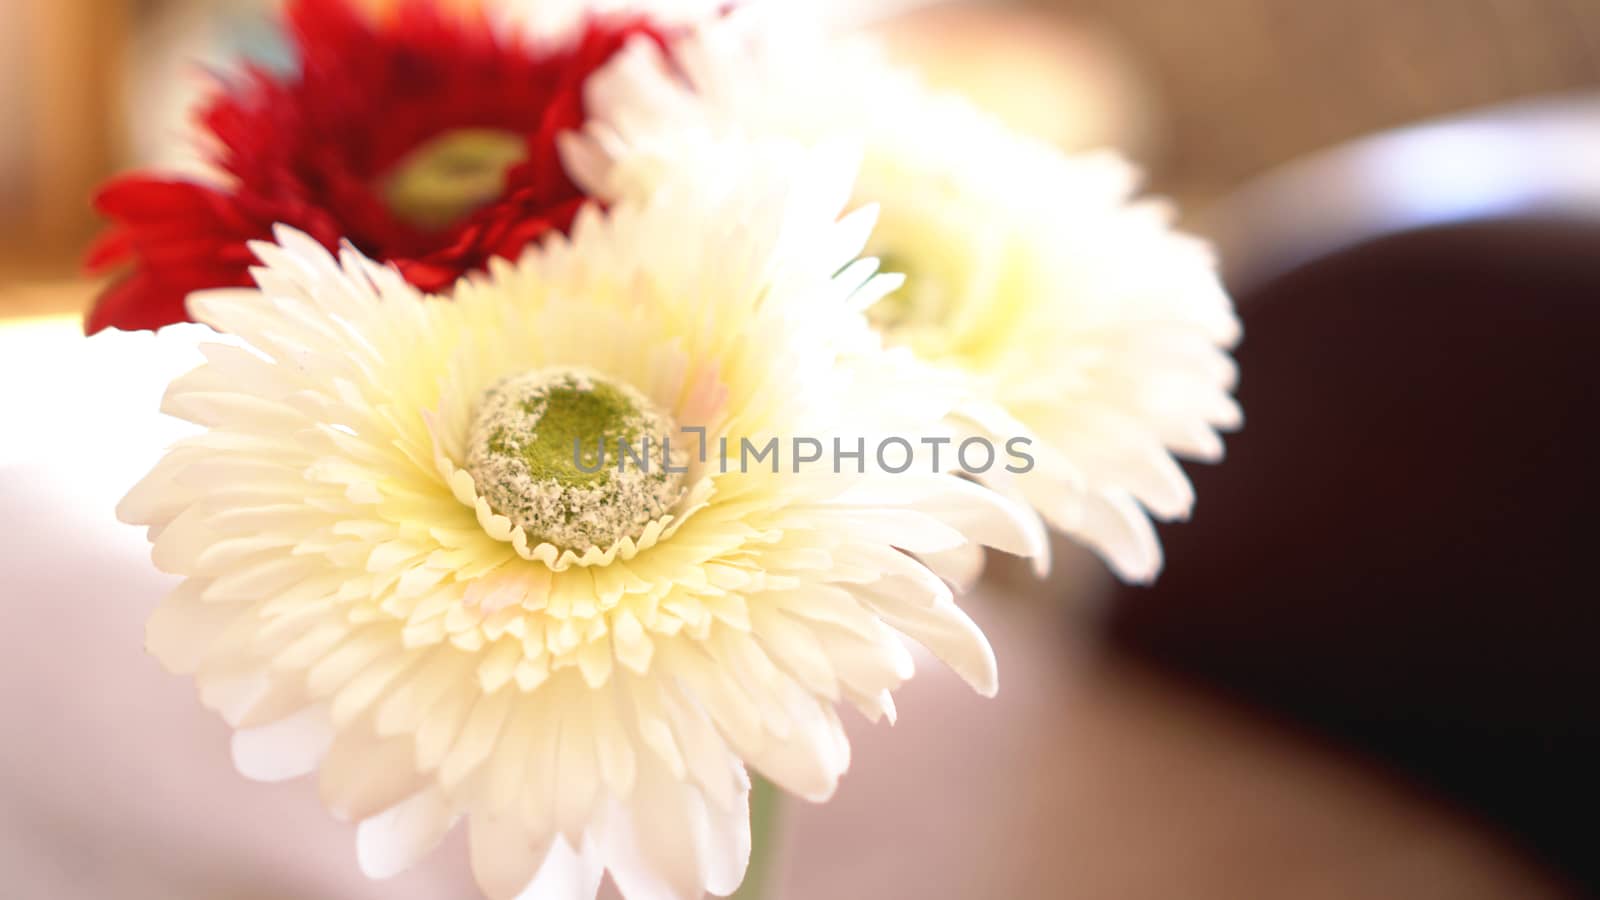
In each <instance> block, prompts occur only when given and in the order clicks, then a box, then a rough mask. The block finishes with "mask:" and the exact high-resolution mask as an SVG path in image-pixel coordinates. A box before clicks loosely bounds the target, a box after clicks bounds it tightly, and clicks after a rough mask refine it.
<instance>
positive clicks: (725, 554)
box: [88, 0, 1240, 900]
mask: <svg viewBox="0 0 1600 900" xmlns="http://www.w3.org/2000/svg"><path fill="white" fill-rule="evenodd" d="M352 2H353V0H290V2H289V3H288V4H287V8H286V11H285V16H286V21H287V25H288V28H289V32H290V34H291V35H292V38H293V42H294V45H295V47H296V49H297V51H298V60H299V61H298V65H297V68H296V70H295V71H293V72H290V73H277V72H270V71H265V70H257V69H246V70H245V71H242V72H240V73H238V74H237V75H234V76H230V77H228V78H227V79H225V83H223V84H222V85H221V86H220V87H219V89H218V90H217V92H216V94H215V95H214V97H213V98H212V99H211V100H210V101H209V103H208V105H207V106H206V107H205V108H204V109H203V110H202V111H201V113H200V119H199V120H200V123H201V124H202V126H203V130H204V132H205V133H206V134H207V135H208V144H207V146H205V147H204V148H203V150H204V152H205V153H206V154H207V157H208V160H209V162H210V163H211V164H212V168H213V169H214V171H215V177H214V178H212V179H210V180H205V181H196V180H182V179H177V178H170V177H164V176H162V175H160V174H156V173H139V174H134V175H130V176H126V177H123V178H120V179H118V180H116V181H114V182H112V183H111V184H109V185H108V186H106V187H105V189H104V190H103V191H102V192H101V194H100V195H99V197H98V198H97V201H96V202H97V204H98V206H99V208H100V209H101V211H102V212H103V213H104V214H105V216H106V217H107V218H108V219H109V220H110V222H111V225H110V228H109V229H108V231H107V232H106V234H105V236H104V238H103V239H102V240H101V241H100V243H99V244H98V245H97V247H96V248H95V249H94V251H93V252H92V255H91V264H92V265H93V266H95V267H97V268H109V267H118V268H119V269H120V271H121V273H122V274H121V275H120V278H119V280H116V281H115V282H114V283H113V284H112V286H111V287H110V288H109V289H108V290H106V292H105V293H104V294H103V296H102V297H101V298H100V300H99V303H98V305H97V306H96V308H95V309H94V311H93V313H92V314H91V316H90V318H89V322H88V328H89V330H90V331H97V330H100V329H104V328H120V329H155V328H160V327H163V326H168V325H173V324H175V323H179V322H184V321H193V322H197V323H200V325H198V326H195V325H190V326H179V327H186V328H204V327H209V329H212V330H214V331H215V334H213V335H210V337H209V338H208V340H207V341H206V342H205V344H204V346H203V348H202V349H203V351H204V354H205V359H206V361H205V363H204V364H203V365H202V366H201V367H200V368H198V369H196V370H194V371H193V372H191V373H189V374H188V375H185V376H183V377H182V378H180V379H179V380H177V381H176V382H174V383H173V385H172V386H171V388H170V390H169V391H168V394H167V397H166V400H165V403H164V407H163V408H164V411H165V412H167V413H169V414H172V415H175V416H178V417H181V418H183V419H186V420H189V421H191V422H193V423H195V424H196V425H197V426H199V427H198V429H197V430H196V431H195V433H194V434H193V435H192V436H190V437H188V438H186V439H184V440H183V441H181V442H180V443H178V444H177V445H175V446H173V447H172V448H171V449H170V450H169V451H168V453H167V454H166V456H165V457H164V458H163V459H162V461H161V462H160V463H159V464H158V465H157V466H156V467H155V469H154V470H153V471H152V472H151V473H150V474H149V475H148V476H147V477H146V478H145V479H144V480H143V481H142V482H141V483H139V484H138V485H137V486H136V487H134V488H133V490H132V491H131V492H130V493H129V495H128V496H127V498H126V499H125V500H124V501H123V503H122V505H121V507H120V508H119V514H120V515H121V517H122V518H123V519H124V520H125V521H127V522H130V523H136V524H140V525H145V526H148V527H149V529H150V536H151V540H152V543H153V545H154V546H153V556H154V560H155V563H156V564H157V565H158V566H159V567H160V568H161V569H163V570H164V571H167V572H171V573H174V574H176V575H179V576H182V577H183V579H184V580H183V581H182V582H181V585H180V586H179V587H178V588H177V589H176V590H175V591H174V592H173V593H172V594H171V596H169V597H168V598H166V600H165V601H164V602H163V603H162V605H161V606H160V608H159V609H158V610H157V611H156V612H155V613H154V615H153V616H152V618H151V620H150V623H149V627H148V645H149V649H150V651H151V652H152V653H153V654H155V655H156V656H157V657H158V658H159V659H160V660H161V661H162V663H164V664H165V665H166V666H167V667H169V668H170V669H172V670H173V671H175V672H179V673H185V674H190V675H193V676H194V678H195V680H196V682H197V684H198V687H199V693H200V697H201V699H202V701H203V702H204V703H205V704H206V705H207V706H209V707H211V708H213V709H215V710H216V711H217V712H218V713H219V714H220V715H222V716H223V717H224V718H225V719H226V720H227V722H228V723H229V724H230V725H231V726H232V727H233V728H234V729H236V731H235V735H234V738H233V755H234V759H235V762H236V763H237V766H238V768H239V770H240V771H241V772H242V773H244V774H245V775H246V776H249V777H252V778H259V779H267V780H276V779H288V778H294V777H298V776H302V775H306V774H309V773H312V772H314V771H316V772H320V783H321V791H322V797H323V800H324V802H325V803H326V805H327V807H328V808H329V810H330V811H331V812H333V813H334V814H335V815H337V816H340V817H342V818H345V819H348V820H350V821H352V822H357V823H359V827H358V831H357V834H358V837H357V853H358V856H359V860H360V863H361V866H362V868H363V869H364V870H365V871H366V872H367V873H368V874H369V875H371V876H372V877H375V878H383V877H386V876H390V875H393V874H395V873H397V872H400V871H402V870H403V869H405V868H407V867H408V866H410V865H411V864H413V863H414V862H416V861H417V860H418V859H420V858H421V857H422V856H423V855H425V854H426V853H428V852H429V851H430V850H431V849H432V848H433V847H434V846H435V845H436V844H437V843H438V842H439V841H440V840H441V838H442V837H443V836H444V835H445V834H446V832H448V831H449V830H450V829H451V828H452V827H453V826H454V825H455V824H456V823H457V822H458V821H459V820H463V819H464V820H465V822H466V828H467V829H468V833H469V838H470V847H471V860H472V869H473V872H474V874H475V876H476V880H477V882H478V886H479V887H480V888H481V890H482V891H483V893H484V894H485V895H487V896H489V897H492V898H510V897H526V898H571V897H593V896H594V894H595V892H596V890H597V889H598V885H599V884H600V881H601V879H602V878H603V877H604V875H605V874H606V873H609V874H610V876H611V878H612V879H613V880H614V881H615V883H616V885H617V886H618V888H619V889H620V890H621V892H622V894H623V895H624V896H626V897H628V898H630V900H638V898H657V897H660V898H666V897H672V898H696V897H700V896H702V895H704V894H705V893H707V892H710V893H712V894H718V895H727V894H730V893H732V892H734V891H735V890H737V889H739V887H740V884H741V882H742V881H743V880H744V878H745V873H746V868H747V865H748V864H749V861H750V858H751V856H752V853H753V852H754V853H757V854H759V853H760V852H762V850H763V849H764V848H763V847H762V846H760V845H759V844H758V845H757V846H755V847H754V848H752V833H751V827H750V821H751V805H752V799H751V798H752V796H756V797H758V798H763V799H760V800H759V802H761V803H769V802H772V801H771V799H770V798H769V793H770V792H769V791H768V790H767V788H766V787H764V785H768V784H770V785H772V786H775V787H776V788H778V789H781V790H782V791H786V792H788V793H791V794H795V795H798V796H800V797H803V798H805V799H808V800H812V801H822V800H825V799H826V798H827V797H828V796H829V795H830V794H831V793H832V792H833V791H834V788H835V786H836V785H837V783H838V780H839V778H840V776H841V774H842V773H843V772H844V771H845V769H846V768H847V766H848V764H849V745H848V742H847V740H846V737H845V733H844V730H843V728H842V725H841V720H840V717H839V712H838V707H839V706H841V705H842V704H849V705H851V706H854V707H855V708H856V709H857V710H859V711H860V712H861V713H862V714H863V715H865V716H866V717H867V718H869V719H871V720H873V721H877V720H880V719H883V718H888V719H890V720H891V721H892V720H893V718H894V715H895V708H894V702H893V699H892V693H893V691H894V689H895V688H896V687H898V686H899V685H900V684H901V683H902V682H904V681H905V680H906V679H908V678H909V677H911V675H912V672H913V663H914V657H913V655H912V654H911V653H910V652H909V651H908V649H907V647H906V644H905V643H904V641H903V639H904V638H910V639H911V640H912V641H915V642H916V643H918V644H921V645H922V646H923V647H925V648H927V649H928V650H930V651H931V652H932V653H933V654H934V655H936V656H937V657H938V658H939V659H941V660H942V661H944V662H945V663H946V664H948V665H949V666H950V667H951V668H953V669H954V670H955V671H956V672H957V673H959V674H960V675H961V676H962V677H963V678H965V679H966V680H967V681H968V682H969V683H970V684H971V685H972V687H973V689H975V690H977V691H978V692H980V693H982V694H985V695H990V694H993V693H994V692H995V691H996V689H997V685H998V683H997V674H996V672H997V670H996V662H995V658H994V654H993V652H992V651H991V649H990V646H989V644H988V642H987V641H986V640H985V638H984V636H983V634H982V633H981V632H980V631H979V629H978V628H977V627H976V626H975V625H974V624H973V622H972V620H971V619H970V618H968V616H967V615H966V614H965V613H964V612H963V611H962V609H961V607H960V606H959V605H958V604H957V603H956V600H955V596H956V594H957V593H958V592H960V591H962V590H964V589H965V588H967V587H968V586H970V585H971V584H972V583H973V581H974V580H975V579H976V578H977V576H978V575H979V572H980V569H981V567H982V564H983V556H984V548H986V547H992V548H996V549H999V550H1001V551H1005V552H1008V553H1012V554H1017V555H1021V556H1026V557H1031V558H1032V559H1033V560H1034V561H1035V563H1036V568H1037V569H1038V571H1039V572H1040V573H1041V574H1042V573H1043V572H1044V570H1045V569H1046V567H1047V565H1048V549H1047V548H1048V545H1047V540H1046V534H1047V530H1048V529H1051V528H1053V529H1055V530H1057V531H1059V532H1062V533H1064V534H1066V535H1069V536H1071V537H1072V538H1075V539H1077V540H1079V541H1081V542H1083V543H1084V544H1086V545H1088V546H1089V547H1091V548H1093V549H1094V550H1095V551H1097V552H1098V553H1099V554H1100V555H1101V556H1102V557H1103V558H1104V559H1105V560H1106V562H1107V564H1108V565H1109V566H1110V567H1111V568H1112V569H1113V570H1114V571H1115V572H1116V573H1117V574H1118V575H1120V576H1122V577H1123V578H1126V579H1129V580H1136V581H1143V580H1148V579H1151V578H1153V577H1155V575H1156V573H1157V571H1158V570H1159V568H1160V566H1161V553H1160V548H1159V545H1158V543H1157V540H1156V536H1155V532H1154V529H1153V528H1152V525H1151V518H1152V517H1154V518H1157V519H1174V518H1180V517H1183V516H1184V515H1186V514H1187V513H1188V511H1189V509H1190V506H1191V505H1192V503H1193V501H1194V497H1193V495H1192V491H1191V490H1190V487H1189V483H1188V481H1187V479H1186V477H1185V476H1184V474H1183V472H1182V470H1181V469H1180V467H1179V465H1178V463H1177V462H1176V459H1175V458H1176V457H1188V458H1192V459H1197V460H1208V461H1210V460H1217V459H1219V458H1220V457H1221V454H1222V444H1221V440H1220V438H1219V436H1218V432H1219V431H1224V430H1227V429H1230V428H1233V427H1236V426H1237V425H1238V424H1239V422H1240V413H1239V410H1238V408H1237V407H1236V405H1235V404H1234V402H1233V400H1232V398H1231V396H1230V391H1231V388H1232V384H1233V380H1234V370H1233V365H1232V361H1231V360H1230V358H1229V356H1228V353H1227V350H1228V348H1229V347H1230V346H1231V344H1232V342H1233V341H1235V340H1236V339H1237V336H1238V325H1237V321H1236V319H1235V317H1234V316H1233V313H1232V310H1231V305H1230V303H1229V301H1228V298H1227V296H1226V295H1225V293H1224V292H1223V290H1222V288H1221V287H1220V285H1219V283H1218V280H1217V278H1216V276H1215V274H1214V271H1213V265H1212V261H1211V258H1210V256H1209V254H1208V252H1207V250H1206V249H1205V248H1204V246H1203V245H1201V244H1200V243H1199V242H1197V241H1195V240H1194V239H1192V238H1189V237H1186V236H1184V235H1181V234H1178V233H1176V232H1174V231H1172V230H1171V229H1170V227H1169V225H1168V214H1167V211H1166V210H1165V208H1164V207H1163V206H1162V205H1161V204H1159V203H1153V202H1149V201H1142V200H1137V199H1135V196H1134V191H1135V186H1136V176H1135V173H1134V172H1133V170H1132V169H1131V168H1130V167H1129V166H1128V165H1127V164H1126V163H1124V162H1123V161H1121V160H1120V159H1118V158H1117V157H1116V156H1114V155H1111V154H1089V155H1077V156H1074V155H1068V154H1064V153H1062V152H1060V151H1058V150H1056V149H1054V148H1052V147H1050V146H1047V145H1045V144H1043V143H1041V142H1038V141H1035V140H1032V139H1029V138H1027V137H1024V136H1021V135H1019V134H1016V133H1013V132H1011V131H1009V130H1008V129H1007V128H1005V127H1003V126H1001V125H1000V124H998V123H997V121H996V120H994V119H992V118H990V117H989V116H987V115H986V114H985V113H984V112H983V111H981V110H979V109H976V108H974V107H973V106H971V105H970V104H969V103H967V102H966V101H963V100H959V99H957V98H955V97H952V96H946V95H942V94H939V93H936V92H933V91H931V90H929V89H927V88H926V87H924V86H923V85H922V84H921V83H920V82H919V81H918V79H917V78H916V77H915V76H913V75H912V74H911V73H909V72H907V71H905V70H902V69H901V68H898V67H897V66H895V65H893V64H891V63H890V62H888V61H887V60H886V58H885V56H884V55H883V53H882V52H881V51H880V50H879V49H878V48H877V47H876V46H875V45H874V44H873V42H872V41H871V40H870V39H869V38H867V37H865V36H864V35H863V34H860V33H855V32H853V31H850V30H848V29H840V28H837V27H829V26H826V25H825V24H823V23H821V22H820V21H816V20H814V19H813V18H811V17H810V16H809V15H808V14H807V13H806V12H803V11H797V10H795V9H792V8H787V7H785V8H780V7H779V5H778V4H776V3H763V2H758V0H757V2H748V3H733V4H726V3H679V4H668V3H665V2H647V0H637V2H631V3H630V2H626V0H623V2H614V3H606V4H602V3H599V2H589V3H582V2H578V3H572V2H569V3H565V4H553V3H550V2H541V0H520V2H513V0H507V2H503V3H500V4H498V5H494V6H489V7H483V8H477V9H470V10H469V11H466V12H462V11H460V10H459V9H458V8H457V7H458V6H459V5H456V4H452V5H450V6H449V7H448V8H446V7H444V6H440V5H438V4H436V3H431V2H428V0H403V2H400V3H399V4H398V5H396V6H395V7H394V8H392V9H390V10H388V11H387V12H384V13H374V12H371V11H369V10H365V9H364V8H361V7H357V6H354V5H352ZM753 786H754V787H756V788H758V790H756V792H755V794H754V795H753V794H752V790H753ZM758 837H759V836H758Z"/></svg>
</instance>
